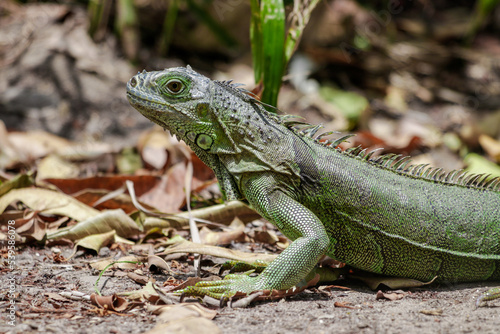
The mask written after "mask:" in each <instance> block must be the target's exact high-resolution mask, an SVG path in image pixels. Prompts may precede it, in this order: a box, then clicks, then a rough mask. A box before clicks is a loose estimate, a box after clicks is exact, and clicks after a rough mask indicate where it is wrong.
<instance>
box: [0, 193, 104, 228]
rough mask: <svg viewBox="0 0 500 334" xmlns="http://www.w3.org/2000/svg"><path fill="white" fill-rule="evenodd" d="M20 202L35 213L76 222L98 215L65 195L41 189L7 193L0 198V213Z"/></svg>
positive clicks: (93, 210) (94, 210)
mask: <svg viewBox="0 0 500 334" xmlns="http://www.w3.org/2000/svg"><path fill="white" fill-rule="evenodd" d="M14 202H22V203H24V204H25V205H26V206H27V207H29V208H31V209H32V210H35V211H41V212H43V213H46V214H54V215H60V216H67V217H70V218H73V219H75V220H77V221H82V220H86V219H89V218H92V217H94V216H96V215H98V214H99V211H97V210H96V209H93V208H91V207H89V206H87V205H85V204H83V203H81V202H79V201H77V200H76V199H74V198H73V197H71V196H68V195H66V194H63V193H60V192H57V191H52V190H47V189H41V188H22V189H14V190H11V191H9V192H8V193H7V194H5V195H3V196H2V197H0V213H1V212H4V211H5V208H7V206H8V205H9V204H11V203H14Z"/></svg>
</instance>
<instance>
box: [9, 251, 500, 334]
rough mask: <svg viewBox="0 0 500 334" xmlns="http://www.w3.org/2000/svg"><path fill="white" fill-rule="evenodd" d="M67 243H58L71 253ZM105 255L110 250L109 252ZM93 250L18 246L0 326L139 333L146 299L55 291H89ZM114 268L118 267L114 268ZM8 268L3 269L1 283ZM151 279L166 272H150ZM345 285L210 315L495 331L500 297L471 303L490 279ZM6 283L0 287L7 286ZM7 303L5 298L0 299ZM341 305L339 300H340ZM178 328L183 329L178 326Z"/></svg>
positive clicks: (270, 327)
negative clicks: (136, 303) (387, 286)
mask: <svg viewBox="0 0 500 334" xmlns="http://www.w3.org/2000/svg"><path fill="white" fill-rule="evenodd" d="M71 252H72V249H70V248H62V252H61V254H62V255H63V256H69V254H71ZM110 255H116V253H114V252H112V253H111V254H110ZM92 259H93V258H91V257H82V256H81V257H77V258H75V259H73V260H70V261H69V262H68V263H56V262H55V261H54V260H53V253H52V251H51V250H50V249H36V248H25V249H24V250H22V251H20V253H19V254H17V264H18V268H17V270H15V271H14V272H12V274H13V276H11V275H10V274H9V275H8V276H9V278H10V277H14V278H15V282H16V283H15V292H16V293H18V294H19V295H18V298H16V307H17V312H16V319H15V323H16V325H15V326H10V325H8V322H9V321H10V320H9V318H8V313H7V312H5V311H3V312H2V314H1V315H0V319H1V326H0V332H1V333H143V332H147V331H148V330H150V329H152V328H153V327H154V326H155V324H156V322H157V316H156V315H153V314H151V313H150V312H148V311H147V310H146V309H145V308H144V307H138V308H135V309H132V310H131V311H128V312H125V313H123V314H106V315H102V314H101V315H100V314H98V312H97V311H96V308H95V307H94V306H92V305H91V303H90V302H89V301H86V300H70V299H67V298H63V297H61V298H55V294H60V293H61V292H63V291H72V290H73V291H79V292H82V293H83V294H87V295H88V294H91V293H92V292H93V291H94V290H93V286H94V284H95V282H96V280H97V278H98V276H97V275H98V272H97V271H95V270H92V269H90V267H89V265H88V263H89V261H91V260H92ZM115 274H116V272H115ZM5 278H7V275H5V274H4V275H3V279H2V285H4V284H5V282H6V279H5ZM154 278H155V279H156V280H157V282H162V281H165V280H166V279H167V276H165V275H154ZM337 284H338V285H340V286H344V287H347V288H349V289H350V290H343V289H336V288H332V289H331V290H330V291H328V290H318V289H317V288H314V289H310V290H306V291H304V292H302V293H300V294H299V295H297V296H294V297H290V298H287V299H285V300H280V301H273V302H259V303H256V304H253V305H251V306H249V307H247V308H239V309H232V308H229V307H225V308H222V309H217V312H218V314H217V316H216V317H215V319H214V320H213V323H215V325H216V326H217V327H218V328H219V329H220V331H221V332H222V333H259V332H261V333H408V334H409V333H498V327H499V326H500V314H499V308H498V305H499V302H490V303H489V304H488V306H486V307H480V308H477V309H476V308H475V300H476V298H477V297H478V296H479V295H480V294H481V293H482V292H483V291H485V290H486V289H487V288H488V287H493V286H495V284H493V283H491V284H488V283H478V284H458V285H454V286H438V285H432V286H430V287H426V288H418V289H407V290H405V291H404V297H403V298H402V299H399V300H393V301H391V300H387V299H378V300H377V299H376V292H375V291H371V290H370V289H368V288H367V287H366V286H363V285H362V283H358V282H355V281H346V280H345V281H339V282H337ZM99 286H100V289H101V292H102V293H103V294H112V293H119V292H127V291H128V292H129V291H133V290H138V289H140V288H141V286H140V285H139V284H137V283H135V282H133V281H132V280H130V279H128V278H127V277H109V276H106V275H104V276H103V278H102V279H101V281H100V283H99ZM5 290H6V287H5V286H3V287H2V291H5ZM0 303H1V308H2V309H3V310H5V308H6V306H7V305H6V303H7V302H6V301H5V300H3V301H1V302H0ZM341 305H344V306H345V307H339V306H341ZM178 332H179V333H181V332H183V333H186V332H189V331H186V330H184V331H178Z"/></svg>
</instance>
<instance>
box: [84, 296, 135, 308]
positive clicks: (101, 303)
mask: <svg viewBox="0 0 500 334" xmlns="http://www.w3.org/2000/svg"><path fill="white" fill-rule="evenodd" d="M90 301H91V302H92V304H94V305H96V306H98V307H100V308H103V309H106V310H110V311H114V312H124V311H125V310H127V308H128V306H129V303H128V302H127V301H126V300H125V299H123V298H121V297H118V296H117V295H116V294H113V295H112V296H99V295H97V294H95V293H93V294H91V295H90Z"/></svg>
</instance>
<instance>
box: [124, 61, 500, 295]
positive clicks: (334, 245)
mask: <svg viewBox="0 0 500 334" xmlns="http://www.w3.org/2000/svg"><path fill="white" fill-rule="evenodd" d="M127 96H128V99H129V101H130V103H131V104H132V106H134V108H136V109H137V110H138V111H140V112H141V113H142V114H143V115H144V116H146V117H147V118H149V119H150V120H152V121H153V122H156V123H158V124H159V125H161V126H162V127H164V128H166V129H168V130H170V132H171V133H172V134H174V135H177V136H178V137H180V138H181V139H182V140H184V141H185V142H186V143H187V144H188V145H189V146H190V147H191V148H192V149H193V151H194V152H195V153H196V154H197V155H198V156H199V157H200V158H201V159H202V160H203V161H204V162H205V163H206V164H207V165H208V166H209V167H210V168H212V169H213V170H214V171H215V174H216V176H217V178H218V180H219V184H220V187H221V190H222V193H223V196H224V197H225V198H226V199H231V200H233V199H239V200H245V201H247V202H248V203H249V204H250V205H251V206H252V207H253V208H254V209H255V210H256V211H257V212H259V213H260V214H261V215H262V216H263V217H265V218H266V219H268V220H269V221H270V222H272V223H273V224H274V225H276V226H277V227H278V228H279V229H280V231H281V232H282V233H283V234H284V235H286V236H287V237H288V238H290V239H291V240H292V241H293V242H292V243H291V244H290V246H289V247H288V248H287V249H286V250H285V251H283V252H282V253H281V254H280V255H279V256H278V257H277V258H276V259H275V260H274V261H273V262H272V263H271V264H270V265H269V266H268V267H267V268H266V269H265V270H264V271H263V272H262V273H261V274H260V275H259V276H257V277H249V276H242V277H238V278H237V279H234V276H231V279H230V280H223V281H219V282H215V283H207V284H205V283H204V284H200V285H198V286H197V287H195V288H190V289H188V290H186V291H184V292H187V293H189V294H194V295H199V294H206V295H212V296H216V297H220V296H222V297H229V296H232V295H234V294H235V293H236V292H243V293H250V292H253V291H257V290H272V289H276V290H285V289H289V288H291V287H293V286H295V285H297V284H299V283H300V284H303V283H304V282H303V280H304V279H305V278H306V276H307V275H308V273H310V272H311V270H312V269H313V268H314V266H315V265H316V263H317V261H318V260H319V258H320V257H321V256H322V255H324V254H327V255H329V256H330V257H332V258H334V259H337V260H340V261H342V262H345V263H347V264H349V265H351V266H352V267H355V268H359V269H363V270H367V271H370V272H374V273H379V274H385V275H391V276H399V277H408V278H413V279H418V280H422V281H430V280H432V279H433V278H434V277H436V276H437V281H441V282H466V281H481V280H498V279H500V179H498V178H496V179H492V180H490V181H486V180H483V179H482V178H474V177H471V176H469V175H465V176H460V175H457V173H450V174H445V173H442V172H441V170H438V169H433V168H427V167H425V166H408V165H407V162H405V160H404V159H399V158H397V157H392V156H384V157H381V158H378V159H370V155H369V154H366V152H364V151H362V152H359V150H354V151H351V152H341V151H340V150H338V149H336V148H335V146H337V144H338V142H335V143H333V144H332V143H330V145H329V144H328V143H327V144H325V143H320V142H319V140H318V137H316V138H314V134H315V132H316V131H317V130H318V128H317V127H316V128H311V127H306V128H305V129H303V130H298V129H297V125H296V124H295V123H296V122H294V121H293V120H290V117H286V116H278V115H275V114H272V113H270V112H268V111H266V110H265V109H264V108H263V106H262V105H261V104H260V103H259V102H258V101H257V100H255V99H254V98H252V97H251V96H250V95H248V94H246V93H245V92H244V91H242V90H241V89H239V88H237V86H236V85H233V84H230V83H227V82H218V81H212V80H210V79H208V78H206V77H205V76H202V75H200V74H198V73H196V72H195V71H193V70H191V68H189V67H188V68H172V69H167V70H164V71H159V72H143V73H139V74H137V75H136V76H134V77H133V78H132V79H131V80H130V81H129V83H128V85H127ZM294 126H295V127H294Z"/></svg>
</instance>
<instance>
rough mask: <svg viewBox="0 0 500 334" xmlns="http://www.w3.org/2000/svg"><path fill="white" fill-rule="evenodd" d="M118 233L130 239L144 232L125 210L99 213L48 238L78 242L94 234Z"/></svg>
mask: <svg viewBox="0 0 500 334" xmlns="http://www.w3.org/2000/svg"><path fill="white" fill-rule="evenodd" d="M112 230H114V231H116V234H117V235H119V236H121V237H123V238H129V237H131V236H135V235H137V234H138V233H140V232H141V231H142V228H141V227H140V226H139V225H137V223H136V222H135V221H134V220H133V219H132V218H130V217H129V216H128V215H127V214H126V213H125V212H124V211H123V210H121V209H117V210H109V211H104V212H99V211H97V213H96V214H95V215H94V216H93V217H91V218H89V219H86V220H84V221H81V222H79V223H78V224H76V225H74V226H71V227H67V228H63V229H59V230H58V231H57V232H54V233H51V234H49V235H48V236H47V238H48V239H60V238H65V239H69V240H78V239H82V238H85V237H87V236H90V235H93V234H100V233H106V232H109V231H112Z"/></svg>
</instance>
